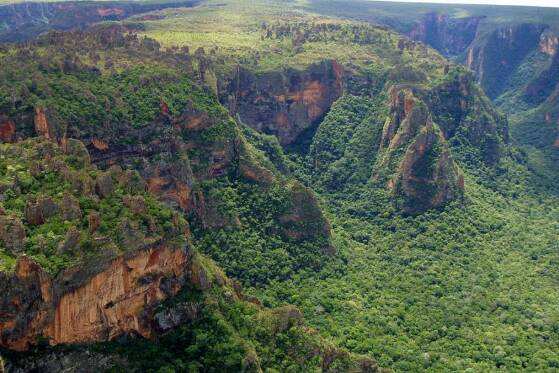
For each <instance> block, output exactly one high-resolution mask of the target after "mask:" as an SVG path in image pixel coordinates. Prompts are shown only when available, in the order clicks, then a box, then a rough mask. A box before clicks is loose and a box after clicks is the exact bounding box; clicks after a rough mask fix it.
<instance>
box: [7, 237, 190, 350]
mask: <svg viewBox="0 0 559 373" xmlns="http://www.w3.org/2000/svg"><path fill="white" fill-rule="evenodd" d="M189 263H190V254H189V251H188V250H186V249H184V248H172V247H169V246H166V245H163V244H158V245H152V246H150V247H146V248H144V249H142V250H139V251H134V252H132V253H130V254H127V255H124V256H120V257H117V258H113V259H112V260H110V261H108V262H106V263H104V264H98V265H88V266H87V267H85V266H84V267H83V268H80V269H74V270H72V269H70V270H67V271H64V272H63V273H61V274H60V275H58V276H57V277H56V278H54V279H53V278H51V277H50V276H49V275H48V274H47V273H46V272H45V271H44V270H43V269H42V268H41V267H40V266H39V265H38V264H37V263H35V262H33V261H32V260H31V259H29V258H28V257H26V256H22V257H21V258H20V259H19V260H18V263H17V266H16V270H15V273H13V274H10V275H8V274H4V273H0V291H2V297H1V298H0V346H2V347H5V348H9V349H12V350H18V351H23V350H27V349H28V348H29V347H30V346H32V345H34V344H36V343H37V341H38V340H40V339H42V338H46V339H48V341H49V343H50V344H51V345H56V344H62V343H84V342H94V341H106V340H110V339H113V338H115V337H117V336H119V335H122V334H125V333H138V334H140V335H142V336H144V337H150V336H152V334H153V332H154V331H153V327H152V326H151V325H150V322H149V319H150V318H149V316H150V307H151V306H154V305H156V304H158V303H159V302H161V301H162V300H164V299H166V298H168V297H170V296H173V295H175V294H176V293H177V292H178V291H179V290H180V289H181V287H182V285H183V284H184V283H185V279H186V277H187V272H188V271H187V269H188V268H189V266H188V264H189ZM92 268H93V269H92Z"/></svg>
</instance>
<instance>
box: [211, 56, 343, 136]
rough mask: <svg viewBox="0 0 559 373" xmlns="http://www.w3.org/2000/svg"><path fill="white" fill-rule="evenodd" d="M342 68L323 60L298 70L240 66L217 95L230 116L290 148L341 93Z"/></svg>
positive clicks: (331, 61)
mask: <svg viewBox="0 0 559 373" xmlns="http://www.w3.org/2000/svg"><path fill="white" fill-rule="evenodd" d="M343 74H344V72H343V67H342V66H341V65H340V64H338V63H337V62H336V61H333V60H326V61H323V62H321V63H317V64H314V65H311V66H309V67H307V68H306V69H304V70H302V71H299V70H295V69H287V70H285V71H272V72H264V73H253V72H250V71H249V70H246V69H244V68H242V67H240V68H239V69H238V70H237V71H236V72H235V74H234V76H233V77H232V78H231V79H230V81H229V83H228V86H227V87H225V88H224V92H223V93H222V94H221V101H222V102H223V103H224V104H225V105H226V106H227V107H228V108H229V110H230V112H231V113H233V114H239V116H240V118H241V120H242V121H243V122H244V123H246V124H248V125H249V126H251V127H252V128H254V129H257V130H259V131H261V132H264V133H267V134H272V135H275V136H277V137H278V139H279V141H280V143H281V144H282V145H290V144H293V143H294V142H296V141H297V139H298V138H299V137H300V136H301V135H302V134H303V133H304V132H305V131H306V130H308V129H310V128H311V127H312V126H315V125H316V124H317V123H318V121H320V120H321V119H322V118H323V116H324V115H325V114H326V112H327V111H328V110H329V109H330V106H331V105H332V103H333V102H334V101H335V100H336V99H338V98H339V97H340V96H341V94H342V91H343Z"/></svg>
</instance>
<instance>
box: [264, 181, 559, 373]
mask: <svg viewBox="0 0 559 373" xmlns="http://www.w3.org/2000/svg"><path fill="white" fill-rule="evenodd" d="M468 184H469V185H467V190H469V194H468V199H469V202H468V203H467V206H466V207H465V208H463V209H462V208H458V207H456V208H453V207H451V208H448V209H446V210H445V211H442V212H440V213H429V214H426V215H423V216H420V217H416V218H396V219H393V220H390V219H384V220H383V219H375V220H372V219H366V218H356V217H351V216H350V214H348V213H347V212H344V211H343V210H344V209H343V205H344V202H342V203H338V204H341V205H342V206H335V207H334V208H330V209H329V212H330V218H331V220H332V222H333V228H334V232H335V241H336V246H337V247H338V248H339V250H340V251H341V253H342V254H343V255H342V256H343V257H344V260H345V261H346V262H345V263H331V265H329V266H328V267H327V268H326V269H324V270H323V271H321V272H317V273H313V272H303V273H300V274H299V275H298V276H296V277H295V278H294V279H293V280H292V281H288V282H276V283H274V284H272V286H270V288H268V289H259V290H258V291H255V292H256V293H257V294H259V295H260V296H262V298H263V299H265V303H269V304H273V305H277V304H281V303H284V302H285V303H292V304H296V305H297V306H299V307H300V308H301V309H303V310H304V313H305V315H306V316H307V318H308V319H309V321H310V322H311V323H312V325H313V326H315V327H316V328H318V329H319V330H320V331H321V332H322V333H323V334H325V335H328V336H330V337H332V338H333V339H334V340H335V341H336V342H338V343H340V345H342V346H345V347H347V348H348V349H350V350H352V351H354V352H359V353H367V354H372V355H373V356H374V357H375V359H377V360H378V362H379V365H380V366H384V367H390V368H393V369H395V370H397V371H417V370H421V369H433V370H441V369H442V370H466V369H471V370H472V371H487V370H494V369H497V368H505V369H507V370H511V369H523V368H526V369H529V370H542V369H543V370H545V369H557V368H559V355H558V354H557V351H559V291H558V290H557V289H558V286H557V285H558V284H559V271H558V266H557V264H558V262H559V250H558V249H559V247H558V241H557V237H558V234H559V208H558V206H559V204H558V200H557V197H554V196H547V197H544V196H540V197H529V196H527V195H522V197H518V198H513V197H504V196H502V195H499V194H498V193H496V192H492V191H490V190H489V189H487V188H484V187H481V186H477V185H475V184H474V183H468ZM468 187H469V188H468ZM542 199H543V200H544V201H543V202H544V203H542ZM489 201H492V202H489ZM324 205H325V206H326V208H327V209H328V206H332V204H330V203H325V204H324Z"/></svg>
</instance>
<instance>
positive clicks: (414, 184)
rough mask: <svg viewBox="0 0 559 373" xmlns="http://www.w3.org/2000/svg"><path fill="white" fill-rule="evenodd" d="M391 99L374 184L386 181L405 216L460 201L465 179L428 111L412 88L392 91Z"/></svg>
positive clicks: (395, 88)
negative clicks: (456, 200)
mask: <svg viewBox="0 0 559 373" xmlns="http://www.w3.org/2000/svg"><path fill="white" fill-rule="evenodd" d="M390 97H391V99H390V116H389V118H388V119H387V121H386V123H385V125H384V128H383V131H382V138H381V144H380V149H379V157H378V159H377V164H376V165H375V171H374V174H373V179H374V180H376V181H384V182H386V185H387V187H388V189H389V190H390V191H391V192H392V194H393V195H394V197H395V202H396V205H397V207H398V208H399V209H401V210H402V211H403V212H405V213H411V214H415V213H420V212H423V211H425V210H428V209H431V208H437V207H440V206H442V205H444V204H445V203H448V202H449V201H452V200H455V199H458V198H461V196H462V194H463V192H464V178H463V175H462V173H461V171H460V170H459V168H458V166H457V165H456V164H455V163H454V161H453V159H452V157H451V154H450V150H449V148H448V144H447V143H446V141H445V138H444V136H443V133H442V132H441V130H440V129H439V127H438V126H437V125H436V124H434V123H433V121H432V118H431V114H430V112H429V111H428V108H427V106H426V105H425V104H424V103H423V102H422V101H420V100H419V99H417V98H416V97H415V96H414V94H413V92H412V91H411V90H410V89H405V88H404V89H400V88H398V87H393V88H392V89H391V92H390ZM402 154H403V155H402Z"/></svg>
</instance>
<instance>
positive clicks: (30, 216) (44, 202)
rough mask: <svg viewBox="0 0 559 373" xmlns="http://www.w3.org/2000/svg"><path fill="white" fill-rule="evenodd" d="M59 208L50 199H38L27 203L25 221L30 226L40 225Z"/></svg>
mask: <svg viewBox="0 0 559 373" xmlns="http://www.w3.org/2000/svg"><path fill="white" fill-rule="evenodd" d="M58 210H59V207H58V205H57V204H56V202H54V201H53V200H52V198H50V197H39V198H37V199H36V200H35V201H33V200H29V201H27V205H26V206H25V220H26V221H27V222H28V223H29V224H31V225H41V224H43V223H44V222H45V221H46V220H47V219H49V218H51V217H53V216H54V215H56V214H57V213H58Z"/></svg>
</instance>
